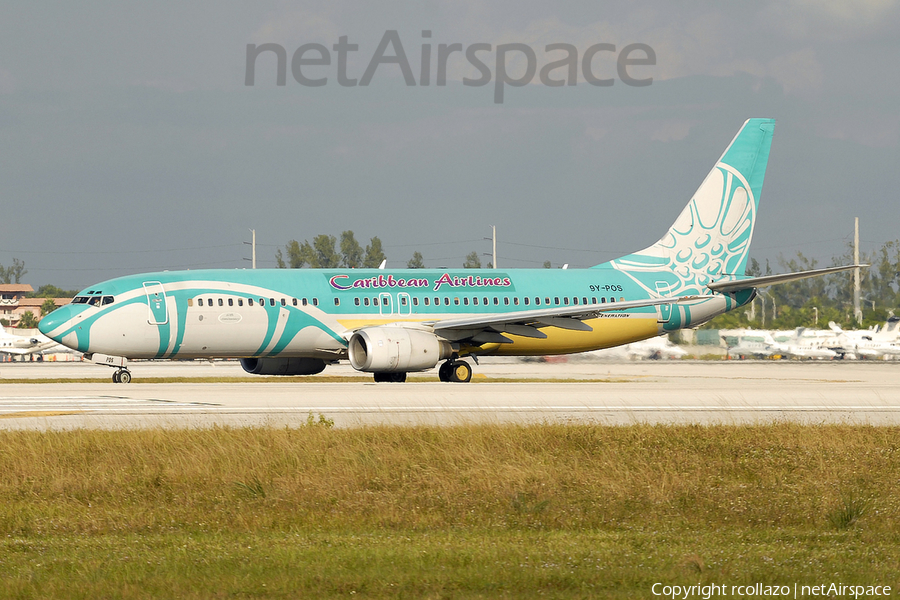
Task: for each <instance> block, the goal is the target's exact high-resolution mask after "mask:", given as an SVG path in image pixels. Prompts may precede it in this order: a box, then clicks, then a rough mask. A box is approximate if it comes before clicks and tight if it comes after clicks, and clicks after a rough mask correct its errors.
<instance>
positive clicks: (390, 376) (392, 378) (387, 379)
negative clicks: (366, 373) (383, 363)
mask: <svg viewBox="0 0 900 600" xmlns="http://www.w3.org/2000/svg"><path fill="white" fill-rule="evenodd" d="M373 375H374V376H375V383H403V382H404V381H406V373H373Z"/></svg>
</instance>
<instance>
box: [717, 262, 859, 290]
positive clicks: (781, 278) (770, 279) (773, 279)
mask: <svg viewBox="0 0 900 600" xmlns="http://www.w3.org/2000/svg"><path fill="white" fill-rule="evenodd" d="M868 266H869V265H845V266H842V267H828V268H827V269H814V270H812V271H800V272H797V273H782V274H781V275H766V276H764V277H748V278H746V279H731V280H727V281H716V282H713V283H710V284H708V285H707V286H706V287H708V288H709V289H711V290H712V291H714V292H722V293H727V292H737V291H740V290H747V289H750V288H761V287H766V286H769V285H775V284H776V283H787V282H788V281H797V280H799V279H808V278H809V277H819V276H820V275H828V274H830V273H840V272H841V271H849V270H850V269H858V268H861V267H868Z"/></svg>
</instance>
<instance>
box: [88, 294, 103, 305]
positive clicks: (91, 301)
mask: <svg viewBox="0 0 900 600" xmlns="http://www.w3.org/2000/svg"><path fill="white" fill-rule="evenodd" d="M101 299H102V298H101V297H100V296H92V297H91V298H89V299H88V304H90V305H91V306H100V300H101Z"/></svg>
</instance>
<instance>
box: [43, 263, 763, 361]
mask: <svg viewBox="0 0 900 600" xmlns="http://www.w3.org/2000/svg"><path fill="white" fill-rule="evenodd" d="M642 275H643V276H645V277H642V279H646V282H641V281H638V280H637V279H636V278H635V277H634V276H633V275H629V274H626V273H623V272H621V271H619V270H617V269H615V268H606V267H604V266H600V267H595V268H591V269H581V270H562V269H509V270H502V269H461V270H435V269H404V270H378V269H337V270H331V269H328V270H324V269H323V270H319V269H272V270H202V271H173V272H159V273H149V274H142V275H135V276H128V277H121V278H118V279H112V280H109V281H105V282H102V283H99V284H97V285H94V286H92V287H90V288H88V289H86V290H84V291H82V292H81V293H79V294H78V296H77V297H76V298H75V300H74V301H73V303H72V304H70V305H68V306H65V307H62V308H60V309H58V310H57V311H54V312H53V313H51V314H50V315H48V316H47V317H45V318H44V319H43V320H42V321H41V324H40V328H41V331H42V332H44V333H45V334H47V335H49V336H50V337H52V338H53V339H55V340H57V341H59V342H61V343H63V344H65V345H67V346H69V347H71V348H73V349H75V350H78V351H80V352H84V353H88V354H92V353H103V354H111V355H116V356H124V357H127V358H206V357H269V356H280V357H293V356H295V357H312V358H321V359H325V360H328V359H339V358H344V357H346V351H347V345H348V338H349V334H350V333H352V332H353V331H356V330H360V329H363V328H366V327H377V326H385V325H389V324H395V323H397V324H403V326H404V327H419V326H421V327H422V328H425V329H427V328H428V327H429V325H430V324H433V323H435V322H437V321H441V320H446V319H452V318H458V317H469V316H480V315H498V314H509V313H516V312H520V311H530V310H536V309H546V308H558V307H568V306H581V305H597V304H601V305H610V304H615V303H621V302H627V301H633V300H643V299H647V298H655V297H659V296H660V294H659V293H658V292H657V291H656V290H657V289H663V288H665V289H668V287H669V286H670V285H674V284H675V283H676V282H675V280H674V275H673V274H672V273H670V272H668V271H665V270H661V271H660V272H658V273H644V274H642ZM670 280H671V281H670ZM749 298H750V292H747V293H746V294H743V295H740V294H738V295H735V294H724V295H723V294H717V295H713V296H710V297H708V298H705V299H703V300H700V301H695V302H693V303H690V302H689V303H685V304H678V305H674V306H672V305H667V306H661V307H654V306H644V307H639V308H632V309H628V310H614V311H611V312H605V313H602V314H600V315H599V316H598V317H597V318H593V319H588V320H585V323H586V324H587V325H588V326H589V329H590V331H575V330H571V329H566V328H560V327H553V326H548V327H543V328H542V329H541V331H542V332H543V333H544V334H546V337H543V338H535V337H528V336H520V335H515V334H512V333H508V334H504V335H506V337H507V338H508V339H509V340H510V341H511V343H477V344H476V343H471V342H470V343H464V344H463V345H462V346H461V347H460V348H459V353H460V354H461V355H464V354H469V353H477V354H498V355H542V354H565V353H573V352H582V351H587V350H596V349H599V348H607V347H611V346H616V345H620V344H625V343H629V342H634V341H637V340H642V339H646V338H649V337H653V336H655V335H659V334H660V333H663V332H665V331H670V330H674V329H678V328H681V327H687V326H695V325H697V324H698V323H701V322H703V321H705V320H708V319H709V318H712V317H713V316H716V315H718V314H721V313H722V312H725V311H726V310H729V309H731V308H734V307H736V306H738V305H741V304H744V303H746V302H747V301H749Z"/></svg>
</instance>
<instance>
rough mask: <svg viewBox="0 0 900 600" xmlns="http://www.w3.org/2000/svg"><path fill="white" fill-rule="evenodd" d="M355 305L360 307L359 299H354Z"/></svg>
mask: <svg viewBox="0 0 900 600" xmlns="http://www.w3.org/2000/svg"><path fill="white" fill-rule="evenodd" d="M353 304H355V305H357V306H359V298H354V299H353Z"/></svg>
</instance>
